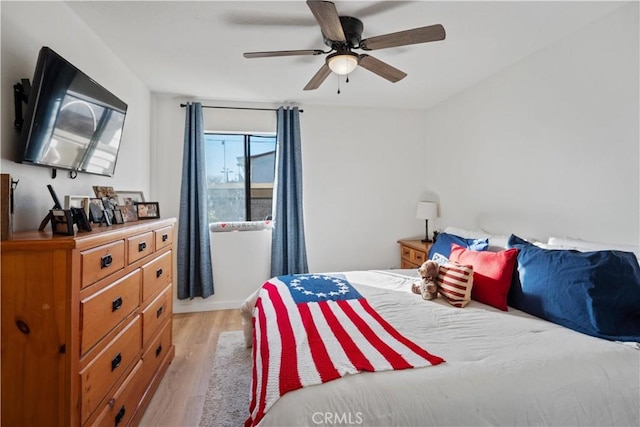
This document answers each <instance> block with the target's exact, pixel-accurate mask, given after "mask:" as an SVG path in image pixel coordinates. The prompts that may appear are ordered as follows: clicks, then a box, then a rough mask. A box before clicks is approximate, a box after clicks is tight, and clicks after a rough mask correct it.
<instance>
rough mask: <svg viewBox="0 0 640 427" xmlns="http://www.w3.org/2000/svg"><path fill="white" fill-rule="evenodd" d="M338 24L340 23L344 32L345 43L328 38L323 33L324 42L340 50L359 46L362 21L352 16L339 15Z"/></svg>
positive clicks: (362, 27) (362, 26)
mask: <svg viewBox="0 0 640 427" xmlns="http://www.w3.org/2000/svg"><path fill="white" fill-rule="evenodd" d="M340 24H342V31H343V32H344V37H345V39H346V43H344V42H342V41H339V40H329V39H328V38H326V37H325V36H324V34H323V35H322V37H323V38H324V44H326V45H327V46H329V47H330V48H332V49H336V50H342V49H344V48H348V49H353V48H356V47H358V46H360V40H362V30H363V29H364V25H363V24H362V21H361V20H359V19H358V18H354V17H352V16H341V17H340ZM340 48H342V49H340Z"/></svg>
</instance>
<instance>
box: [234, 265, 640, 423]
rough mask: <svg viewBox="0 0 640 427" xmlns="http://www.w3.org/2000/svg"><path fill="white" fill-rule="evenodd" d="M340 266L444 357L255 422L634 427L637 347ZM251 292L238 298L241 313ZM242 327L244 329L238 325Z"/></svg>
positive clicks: (368, 378)
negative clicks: (428, 297) (458, 304)
mask: <svg viewBox="0 0 640 427" xmlns="http://www.w3.org/2000/svg"><path fill="white" fill-rule="evenodd" d="M400 273H407V274H409V275H410V276H407V275H404V274H399V273H397V272H382V271H357V272H347V273H343V274H345V275H346V277H347V279H348V280H349V282H350V283H351V284H352V285H354V286H355V287H356V288H357V289H358V291H359V292H360V293H361V294H362V295H363V296H364V297H365V298H367V299H368V300H369V302H370V304H371V305H372V306H373V307H374V308H375V309H376V310H378V312H379V313H380V314H381V315H382V316H383V317H384V318H385V319H386V320H387V321H389V322H390V323H391V324H392V325H393V326H394V327H395V328H396V329H398V331H399V332H400V333H402V334H403V335H405V336H406V337H407V338H409V339H411V340H413V341H414V342H415V343H416V344H418V345H421V346H423V347H424V348H425V349H426V350H427V351H429V352H430V353H432V354H436V355H438V356H440V357H442V358H444V359H445V360H446V363H443V364H440V365H438V366H436V367H431V368H429V369H407V370H401V371H386V372H376V373H368V372H364V373H360V374H356V375H351V376H347V377H345V378H341V379H338V380H334V381H330V382H328V383H325V384H321V385H317V386H311V387H306V388H302V389H299V390H296V391H293V392H290V393H287V394H285V395H284V396H283V397H281V398H280V399H279V400H278V401H277V402H276V403H275V404H274V405H273V407H272V408H271V409H270V410H269V411H268V412H267V413H266V414H265V417H264V418H263V419H262V422H261V423H260V426H316V425H365V426H390V425H395V426H484V425H500V426H516V425H553V426H577V425H580V426H608V425H621V426H638V425H640V350H638V347H637V345H636V344H635V343H634V344H633V345H629V344H621V343H616V342H610V341H606V340H602V339H599V338H593V337H589V336H587V335H583V334H581V333H578V332H574V331H571V330H569V329H566V328H564V327H561V326H558V325H555V324H553V323H549V322H547V321H544V320H541V319H538V318H536V317H533V316H530V315H528V314H526V313H523V312H521V311H518V310H514V309H510V310H509V312H506V313H505V312H502V311H499V310H496V309H494V308H492V307H489V306H486V305H484V304H481V303H478V302H476V301H472V302H471V303H470V304H469V305H468V306H466V307H465V308H462V309H459V308H455V307H452V306H450V305H449V304H448V303H447V302H446V301H444V300H443V299H441V298H438V299H437V300H434V301H424V300H422V298H421V297H420V296H419V295H414V294H412V293H411V292H410V288H411V283H412V282H413V281H415V280H416V277H411V276H414V274H415V273H414V272H413V271H411V272H409V271H400ZM254 302H255V295H254V296H252V297H250V298H249V299H248V300H247V302H246V303H245V304H244V305H243V308H242V311H243V315H244V316H245V317H246V318H247V319H250V315H251V311H252V307H253V303H254ZM246 332H248V333H250V328H247V329H246Z"/></svg>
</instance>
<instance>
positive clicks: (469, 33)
mask: <svg viewBox="0 0 640 427" xmlns="http://www.w3.org/2000/svg"><path fill="white" fill-rule="evenodd" d="M335 3H336V7H337V10H338V12H339V14H340V15H350V16H355V17H357V18H360V19H361V20H362V21H363V22H364V32H363V38H367V37H372V36H377V35H382V34H387V33H392V32H396V31H401V30H405V29H409V28H415V27H421V26H425V25H431V24H438V23H439V24H442V25H443V26H444V27H445V30H446V33H447V37H446V39H445V40H443V41H439V42H432V43H425V44H419V45H412V46H405V47H401V48H391V49H382V50H377V51H371V52H368V53H369V54H371V55H372V56H375V57H376V58H378V59H380V60H382V61H384V62H387V63H389V64H390V65H393V66H394V67H396V68H399V69H401V70H402V71H404V72H406V73H407V74H408V76H407V77H406V78H404V79H403V80H401V81H400V82H398V83H395V84H393V83H390V82H388V81H386V80H384V79H382V78H381V77H378V76H376V75H375V74H372V73H370V72H369V71H367V70H365V69H363V68H358V69H356V71H354V72H353V73H352V74H351V77H350V80H351V81H350V82H349V83H348V84H345V82H344V78H342V80H341V82H340V87H341V92H342V93H341V94H340V95H338V94H336V91H337V88H338V77H337V76H336V75H330V76H329V77H328V78H327V80H325V82H324V84H323V85H322V86H321V87H320V88H319V89H317V90H314V91H303V90H302V88H303V87H304V86H305V85H306V84H307V82H308V81H309V80H310V79H311V77H312V76H313V75H314V74H315V73H316V71H317V70H318V69H319V68H320V66H321V65H322V63H323V61H324V56H304V57H301V56H298V57H276V58H260V59H245V58H244V57H243V56H242V53H243V52H249V51H268V50H293V49H323V50H328V49H326V46H325V45H324V44H323V41H322V35H321V32H320V30H319V27H318V26H317V24H316V23H315V20H314V18H313V15H312V14H311V11H310V10H309V8H308V7H307V5H306V3H305V2H304V1H188V2H187V1H113V2H112V1H70V2H67V4H68V5H69V7H70V8H71V9H72V10H73V11H75V13H77V14H78V16H79V17H80V18H81V19H82V20H84V21H85V22H86V23H87V25H88V26H89V27H90V28H92V29H93V31H94V32H95V33H96V34H97V35H98V37H100V38H101V39H102V40H103V41H104V42H105V43H106V44H107V45H108V46H109V47H110V48H111V50H113V52H115V54H116V55H117V56H118V57H120V58H121V59H122V60H123V61H124V62H125V63H126V64H128V66H129V67H130V68H131V70H132V71H133V72H134V73H135V74H136V75H137V76H139V77H140V79H141V80H142V81H143V82H145V83H146V84H147V85H148V87H149V88H150V89H151V90H152V91H154V92H164V93H171V94H180V95H185V96H189V97H195V98H200V99H217V100H225V101H244V102H270V103H273V102H296V103H299V104H300V105H302V106H304V105H305V104H321V105H342V106H369V107H394V108H429V107H431V106H433V105H435V104H437V103H438V102H441V101H442V100H444V99H446V98H448V97H450V96H452V95H454V94H456V93H458V92H460V91H462V90H464V89H466V88H468V87H471V86H473V85H475V84H477V83H478V82H480V81H482V80H483V79H485V78H487V77H489V76H491V75H492V74H495V73H496V72H498V71H500V70H503V69H505V68H507V67H509V66H511V65H512V64H514V63H516V62H518V61H520V60H522V59H523V58H526V57H527V56H530V55H532V54H533V53H535V52H536V51H538V50H540V49H543V48H544V47H546V46H548V45H550V44H553V43H554V42H556V41H558V40H561V39H563V38H564V37H567V36H568V35H570V34H572V33H573V32H575V31H577V30H578V29H579V28H580V27H582V26H584V25H586V24H588V23H590V22H592V21H594V20H596V19H598V18H599V17H601V16H603V15H606V14H608V13H610V12H611V11H613V10H614V9H616V8H618V7H620V6H622V5H623V4H624V3H621V2H610V1H566V2H559V1H546V2H537V1H530V2H521V1H497V2H496V1H494V2H484V1H466V2H459V1H415V2H408V1H395V2H380V1H375V2H371V1H369V2H360V1H336V2H335ZM550 66H552V64H550Z"/></svg>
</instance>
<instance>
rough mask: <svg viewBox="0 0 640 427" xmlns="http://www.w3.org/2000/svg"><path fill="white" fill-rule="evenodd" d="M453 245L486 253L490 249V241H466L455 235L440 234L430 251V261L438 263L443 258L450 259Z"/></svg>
mask: <svg viewBox="0 0 640 427" xmlns="http://www.w3.org/2000/svg"><path fill="white" fill-rule="evenodd" d="M452 243H455V244H456V245H460V246H462V247H463V248H467V249H471V250H473V251H486V250H487V248H488V247H489V239H465V238H464V237H460V236H456V235H455V234H449V233H438V238H437V239H436V241H435V242H434V243H433V245H432V246H431V249H429V259H430V260H434V261H436V262H438V260H441V259H443V258H444V259H449V255H450V254H451V244H452ZM445 262H446V261H445Z"/></svg>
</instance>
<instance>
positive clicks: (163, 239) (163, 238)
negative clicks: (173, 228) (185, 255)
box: [162, 234, 169, 242]
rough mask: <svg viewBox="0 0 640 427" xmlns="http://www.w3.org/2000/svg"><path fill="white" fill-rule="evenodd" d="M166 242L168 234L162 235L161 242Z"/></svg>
mask: <svg viewBox="0 0 640 427" xmlns="http://www.w3.org/2000/svg"><path fill="white" fill-rule="evenodd" d="M167 240H169V235H168V234H163V235H162V241H163V242H166V241H167Z"/></svg>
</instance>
